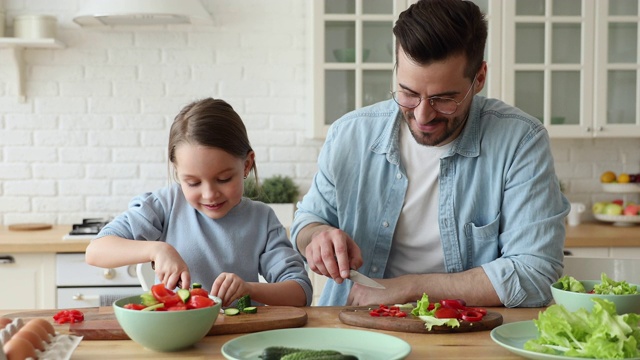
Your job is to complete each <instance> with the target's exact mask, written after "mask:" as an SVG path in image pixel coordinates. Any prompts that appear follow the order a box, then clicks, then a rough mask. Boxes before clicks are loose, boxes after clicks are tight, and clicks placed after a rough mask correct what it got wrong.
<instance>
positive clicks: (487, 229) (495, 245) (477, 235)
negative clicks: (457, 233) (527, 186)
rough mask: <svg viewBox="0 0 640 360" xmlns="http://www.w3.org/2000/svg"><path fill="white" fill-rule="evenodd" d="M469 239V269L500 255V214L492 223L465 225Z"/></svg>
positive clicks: (466, 235) (467, 256) (470, 223)
mask: <svg viewBox="0 0 640 360" xmlns="http://www.w3.org/2000/svg"><path fill="white" fill-rule="evenodd" d="M464 232H465V237H466V239H467V246H466V248H467V254H466V258H467V264H469V266H468V267H467V268H468V269H470V268H474V267H477V266H480V265H482V264H485V263H487V262H490V261H493V260H495V259H497V258H498V257H499V256H500V249H499V237H500V236H499V235H500V214H499V213H498V216H496V218H495V219H493V220H492V221H491V222H490V223H488V224H486V225H482V226H477V225H476V224H474V223H473V222H468V223H466V224H465V225H464Z"/></svg>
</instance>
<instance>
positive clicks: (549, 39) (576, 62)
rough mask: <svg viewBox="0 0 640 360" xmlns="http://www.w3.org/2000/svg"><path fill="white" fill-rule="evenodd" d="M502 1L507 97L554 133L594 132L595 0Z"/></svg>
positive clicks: (576, 134)
mask: <svg viewBox="0 0 640 360" xmlns="http://www.w3.org/2000/svg"><path fill="white" fill-rule="evenodd" d="M503 4H504V12H505V16H504V19H505V20H504V21H505V24H504V31H503V36H504V46H503V52H504V57H503V58H504V61H505V63H504V69H505V71H504V79H505V81H504V82H503V84H504V92H503V99H504V100H505V101H506V102H507V103H511V104H513V105H515V106H517V107H519V108H520V109H522V110H523V111H525V112H527V113H529V114H530V115H533V116H534V117H537V118H538V119H539V120H540V121H541V122H542V123H543V124H544V125H545V126H546V127H547V128H548V129H549V134H550V136H552V137H591V136H593V135H592V134H593V130H594V124H593V106H592V104H593V102H592V101H593V87H592V84H593V76H594V75H593V72H594V63H593V47H594V45H593V39H594V31H593V28H594V0H561V1H552V0H513V1H511V0H509V1H504V2H503Z"/></svg>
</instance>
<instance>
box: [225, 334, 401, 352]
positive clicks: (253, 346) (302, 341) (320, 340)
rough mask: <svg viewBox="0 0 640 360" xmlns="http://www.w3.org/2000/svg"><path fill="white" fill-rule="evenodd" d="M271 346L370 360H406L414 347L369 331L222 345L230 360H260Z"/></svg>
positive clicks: (254, 338)
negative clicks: (341, 354) (318, 351)
mask: <svg viewBox="0 0 640 360" xmlns="http://www.w3.org/2000/svg"><path fill="white" fill-rule="evenodd" d="M270 346H286V347H296V348H304V349H312V350H321V349H324V350H337V351H340V352H341V353H343V354H348V355H355V356H357V357H358V358H359V359H367V360H378V359H379V360H395V359H404V358H405V357H407V355H409V353H410V352H411V345H409V344H408V343H407V342H406V341H404V340H402V339H399V338H397V337H395V336H391V335H386V334H381V333H377V332H373V331H366V330H351V329H334V328H295V329H281V330H269V331H261V332H257V333H253V334H248V335H244V336H240V337H237V338H235V339H233V340H229V341H227V342H226V343H225V344H224V345H222V349H221V350H222V355H224V357H226V358H227V359H230V360H260V358H259V356H260V354H262V351H263V350H264V349H265V348H268V347H270Z"/></svg>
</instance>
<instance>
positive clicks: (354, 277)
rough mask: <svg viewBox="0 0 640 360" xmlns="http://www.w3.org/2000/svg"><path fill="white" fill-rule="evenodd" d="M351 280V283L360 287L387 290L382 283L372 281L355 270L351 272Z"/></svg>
mask: <svg viewBox="0 0 640 360" xmlns="http://www.w3.org/2000/svg"><path fill="white" fill-rule="evenodd" d="M349 279H351V281H353V282H356V283H358V284H360V285H364V286H368V287H372V288H376V289H385V287H384V286H382V285H381V284H380V283H378V282H376V281H375V280H373V279H371V278H370V277H368V276H365V275H362V274H361V273H359V272H357V271H355V270H350V272H349Z"/></svg>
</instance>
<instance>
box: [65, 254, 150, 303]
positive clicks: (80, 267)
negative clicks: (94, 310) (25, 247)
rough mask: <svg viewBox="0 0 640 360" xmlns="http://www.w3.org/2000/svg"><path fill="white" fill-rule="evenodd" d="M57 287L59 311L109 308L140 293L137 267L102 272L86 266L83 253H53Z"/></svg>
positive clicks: (122, 267)
mask: <svg viewBox="0 0 640 360" xmlns="http://www.w3.org/2000/svg"><path fill="white" fill-rule="evenodd" d="M56 288H57V289H56V290H57V307H58V308H59V309H64V308H82V307H94V306H111V304H112V303H113V302H114V301H115V300H117V299H120V298H123V297H126V296H132V295H139V294H141V293H143V291H142V287H141V286H140V282H139V281H138V277H137V274H136V265H129V266H121V267H118V268H114V269H103V268H99V267H95V266H91V265H87V263H85V261H84V253H61V254H56Z"/></svg>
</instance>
